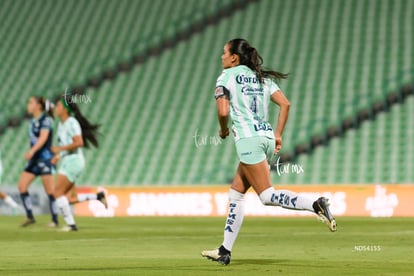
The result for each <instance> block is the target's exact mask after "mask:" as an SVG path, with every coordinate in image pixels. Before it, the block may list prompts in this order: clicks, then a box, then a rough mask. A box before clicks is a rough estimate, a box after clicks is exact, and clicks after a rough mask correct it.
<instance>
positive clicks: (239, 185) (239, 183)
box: [231, 163, 250, 194]
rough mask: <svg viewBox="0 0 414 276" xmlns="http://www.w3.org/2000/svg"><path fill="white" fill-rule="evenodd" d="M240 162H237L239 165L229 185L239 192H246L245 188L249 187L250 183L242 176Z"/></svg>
mask: <svg viewBox="0 0 414 276" xmlns="http://www.w3.org/2000/svg"><path fill="white" fill-rule="evenodd" d="M241 164H242V163H239V166H238V167H237V171H236V176H235V177H234V179H233V183H232V185H231V188H232V189H233V190H236V191H238V192H239V193H242V194H244V193H246V192H247V190H248V189H249V188H250V184H249V182H248V181H247V179H246V177H244V176H243V173H242V171H241V168H240V165H241Z"/></svg>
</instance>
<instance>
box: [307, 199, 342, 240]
mask: <svg viewBox="0 0 414 276" xmlns="http://www.w3.org/2000/svg"><path fill="white" fill-rule="evenodd" d="M312 206H313V209H314V210H315V213H316V214H317V215H318V216H319V219H320V220H321V221H322V222H323V223H325V224H326V225H328V227H329V230H331V232H335V231H336V221H335V218H334V217H333V216H332V213H331V211H330V210H329V203H328V199H327V198H325V197H320V198H318V200H316V201H315V202H314V203H313V205H312Z"/></svg>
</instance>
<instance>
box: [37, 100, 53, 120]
mask: <svg viewBox="0 0 414 276" xmlns="http://www.w3.org/2000/svg"><path fill="white" fill-rule="evenodd" d="M33 99H35V101H36V102H37V103H38V104H40V106H41V107H42V111H44V112H46V113H47V114H48V115H49V116H50V117H52V118H54V114H53V107H54V105H53V102H52V101H49V100H48V99H45V98H44V97H42V96H33Z"/></svg>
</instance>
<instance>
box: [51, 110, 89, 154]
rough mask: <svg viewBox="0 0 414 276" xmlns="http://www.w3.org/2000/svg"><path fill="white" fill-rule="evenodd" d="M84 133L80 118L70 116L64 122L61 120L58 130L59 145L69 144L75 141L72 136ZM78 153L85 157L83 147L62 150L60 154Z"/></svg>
mask: <svg viewBox="0 0 414 276" xmlns="http://www.w3.org/2000/svg"><path fill="white" fill-rule="evenodd" d="M78 135H82V129H81V127H80V124H79V122H78V120H76V119H75V118H74V117H72V116H70V117H69V118H68V119H67V120H66V121H65V122H64V123H62V122H59V125H58V130H57V139H58V144H59V146H67V145H70V144H72V143H73V139H72V137H74V136H78ZM72 154H78V155H80V156H81V157H83V153H82V149H81V148H77V149H75V150H73V151H70V152H68V151H66V150H65V151H61V152H60V156H61V157H64V156H67V155H72Z"/></svg>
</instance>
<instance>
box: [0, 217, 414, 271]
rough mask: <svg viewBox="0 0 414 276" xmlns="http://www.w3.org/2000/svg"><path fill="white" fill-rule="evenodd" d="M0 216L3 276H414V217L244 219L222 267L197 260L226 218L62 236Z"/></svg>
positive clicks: (94, 222)
mask: <svg viewBox="0 0 414 276" xmlns="http://www.w3.org/2000/svg"><path fill="white" fill-rule="evenodd" d="M22 220H23V218H21V217H19V218H17V217H0V248H1V250H0V275H165V274H168V275H221V274H225V275H263V274H269V275H270V274H271V275H277V274H281V275H282V274H283V275H414V266H413V265H412V261H413V260H414V254H413V252H414V250H413V249H414V228H413V227H412V226H413V225H414V219H411V218H410V219H408V218H389V219H372V218H338V231H337V232H336V233H331V232H329V230H328V228H327V227H326V226H325V225H324V224H321V223H319V222H318V221H316V219H313V218H288V219H287V218H283V219H282V218H252V217H247V218H246V219H245V223H244V225H243V228H242V229H241V232H240V235H239V239H238V241H237V243H236V245H235V247H234V248H233V252H232V262H231V264H230V265H229V266H222V265H219V264H217V263H214V262H211V261H207V260H205V259H203V258H201V256H200V252H201V250H203V249H212V248H215V247H217V246H219V245H220V243H221V241H222V230H223V227H224V218H152V217H151V218H141V217H137V218H105V219H103V218H102V219H97V218H77V222H78V225H79V229H80V231H79V232H77V233H73V232H72V233H59V232H57V231H56V230H54V229H48V228H47V227H46V226H45V225H46V224H47V222H48V218H47V217H39V218H38V223H37V224H36V225H34V226H32V227H29V228H26V229H22V228H19V227H18V225H19V223H20V222H21V221H22Z"/></svg>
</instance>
